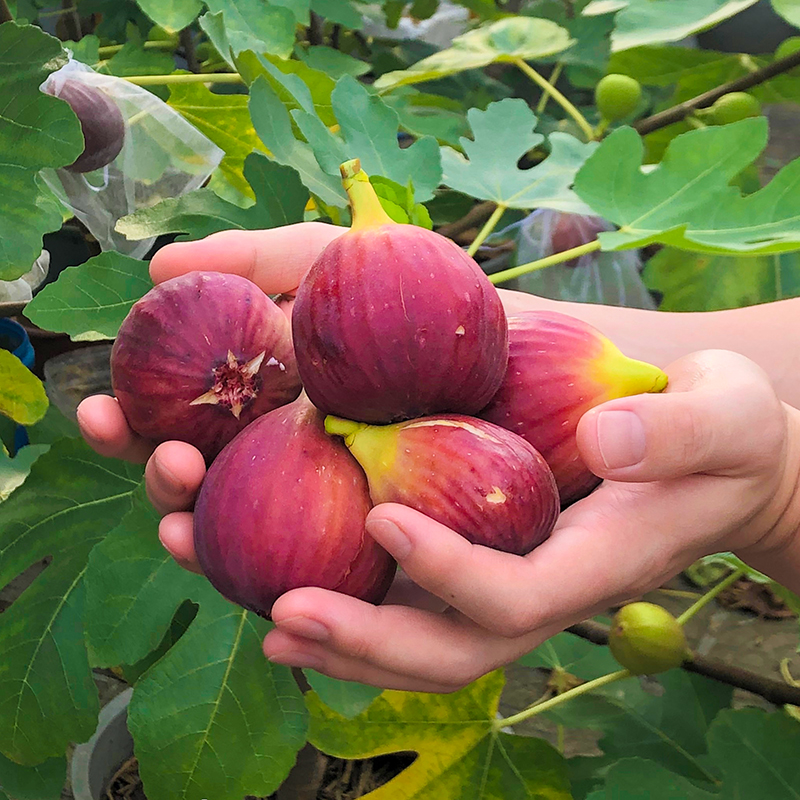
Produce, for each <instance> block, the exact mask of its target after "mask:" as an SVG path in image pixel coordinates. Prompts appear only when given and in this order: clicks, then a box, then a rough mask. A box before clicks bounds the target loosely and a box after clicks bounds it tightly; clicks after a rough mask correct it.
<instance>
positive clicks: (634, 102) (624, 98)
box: [594, 72, 642, 122]
mask: <svg viewBox="0 0 800 800" xmlns="http://www.w3.org/2000/svg"><path fill="white" fill-rule="evenodd" d="M641 98H642V86H641V84H640V83H639V81H637V80H636V79H635V78H631V77H630V76H629V75H619V74H617V73H615V72H612V73H611V74H610V75H605V76H604V77H602V78H601V79H600V80H599V81H598V83H597V86H595V89H594V102H595V105H596V106H597V110H598V111H599V112H600V116H601V117H602V118H603V119H606V120H608V121H609V122H614V121H615V120H618V119H622V118H623V117H627V116H628V115H629V114H632V113H633V112H634V111H635V110H636V106H638V105H639V100H641Z"/></svg>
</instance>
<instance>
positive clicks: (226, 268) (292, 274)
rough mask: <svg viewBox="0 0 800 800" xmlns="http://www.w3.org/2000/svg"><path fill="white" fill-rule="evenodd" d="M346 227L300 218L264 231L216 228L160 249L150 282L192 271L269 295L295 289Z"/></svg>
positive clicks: (154, 262) (151, 267) (155, 259)
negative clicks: (232, 279) (240, 281)
mask: <svg viewBox="0 0 800 800" xmlns="http://www.w3.org/2000/svg"><path fill="white" fill-rule="evenodd" d="M345 230H346V228H340V227H338V226H335V225H326V224H325V223H322V222H301V223H298V224H296V225H285V226H284V227H282V228H272V229H270V230H262V231H220V232H219V233H212V234H211V235H210V236H207V237H206V238H205V239H199V240H197V241H194V242H174V243H173V244H169V245H167V246H166V247H162V248H161V249H160V250H159V251H158V252H157V253H156V254H155V255H154V256H153V258H152V260H151V261H150V277H151V278H152V279H153V282H154V283H162V282H163V281H166V280H169V279H170V278H175V277H177V276H178V275H184V274H186V273H187V272H192V271H195V270H213V271H214V272H228V273H234V274H236V275H241V276H242V277H244V278H248V279H249V280H251V281H253V283H255V284H257V285H258V286H260V287H261V289H262V290H263V291H264V292H266V293H267V294H281V293H289V294H291V293H293V292H295V291H296V290H297V287H298V286H299V285H300V281H301V280H302V279H303V276H304V275H305V274H306V272H308V269H309V267H310V266H311V264H312V263H313V261H314V259H315V258H316V257H317V256H318V255H319V253H320V252H321V251H322V250H323V249H324V248H325V246H326V245H327V244H328V243H329V242H331V241H333V240H334V239H335V238H336V237H337V236H340V235H341V234H342V233H344V231H345Z"/></svg>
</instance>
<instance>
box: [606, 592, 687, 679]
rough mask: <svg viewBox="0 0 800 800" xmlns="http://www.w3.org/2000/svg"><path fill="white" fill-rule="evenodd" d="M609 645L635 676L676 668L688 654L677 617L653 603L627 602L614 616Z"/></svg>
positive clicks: (618, 659) (622, 663)
mask: <svg viewBox="0 0 800 800" xmlns="http://www.w3.org/2000/svg"><path fill="white" fill-rule="evenodd" d="M608 646H609V648H610V649H611V654H612V655H613V656H614V658H616V659H617V661H618V662H619V663H620V664H621V665H622V666H623V667H625V669H627V670H629V671H630V672H632V673H633V674H634V675H655V674H656V673H658V672H665V671H666V670H668V669H673V668H674V667H679V666H680V665H681V664H682V663H683V662H684V661H685V660H686V659H687V658H688V657H689V655H690V652H689V647H688V645H687V644H686V636H685V635H684V633H683V628H682V627H681V626H680V625H679V624H678V620H676V619H675V617H673V616H672V614H670V613H669V611H667V609H666V608H662V607H661V606H657V605H655V604H654V603H644V602H642V603H629V604H628V605H626V606H623V607H622V608H621V609H620V610H619V611H617V613H616V614H615V615H614V619H613V621H612V623H611V630H610V631H609V634H608Z"/></svg>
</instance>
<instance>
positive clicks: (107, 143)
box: [44, 78, 125, 172]
mask: <svg viewBox="0 0 800 800" xmlns="http://www.w3.org/2000/svg"><path fill="white" fill-rule="evenodd" d="M44 91H45V92H47V93H48V94H52V95H54V96H56V97H58V98H59V99H60V100H64V101H65V102H67V103H68V104H69V106H70V108H71V109H72V110H73V112H75V116H76V117H77V118H78V121H79V122H80V124H81V132H82V133H83V141H84V145H83V152H82V153H81V154H80V155H79V156H78V157H77V158H76V159H75V161H73V162H72V163H71V164H70V165H69V166H67V167H64V169H68V170H69V171H70V172H93V171H94V170H96V169H100V167H105V166H106V165H107V164H110V163H111V162H112V161H113V160H114V159H115V158H116V157H117V156H118V155H119V153H120V150H122V145H123V144H124V142H125V120H124V119H123V118H122V112H121V111H120V110H119V106H117V104H116V103H115V102H114V101H113V100H112V99H111V98H110V97H109V96H108V95H107V94H106V93H105V92H104V91H102V89H99V88H97V87H96V86H90V85H89V84H88V83H84V82H83V81H80V80H76V79H75V78H66V79H64V80H62V81H58V82H56V81H51V82H49V83H48V84H47V85H46V86H45V87H44Z"/></svg>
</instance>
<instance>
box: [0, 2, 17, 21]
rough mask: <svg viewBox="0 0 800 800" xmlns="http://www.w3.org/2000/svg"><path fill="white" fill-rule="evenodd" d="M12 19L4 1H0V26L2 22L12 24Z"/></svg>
mask: <svg viewBox="0 0 800 800" xmlns="http://www.w3.org/2000/svg"><path fill="white" fill-rule="evenodd" d="M13 21H14V17H12V16H11V9H10V8H9V7H8V3H6V0H0V25H2V24H3V23H4V22H13Z"/></svg>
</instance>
